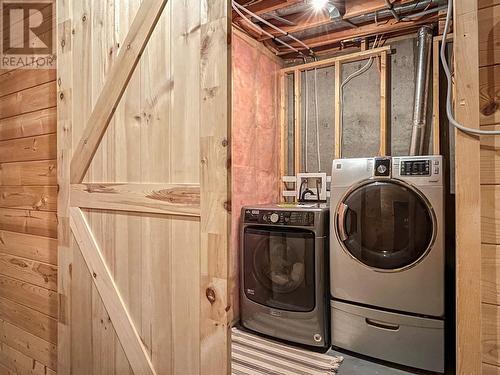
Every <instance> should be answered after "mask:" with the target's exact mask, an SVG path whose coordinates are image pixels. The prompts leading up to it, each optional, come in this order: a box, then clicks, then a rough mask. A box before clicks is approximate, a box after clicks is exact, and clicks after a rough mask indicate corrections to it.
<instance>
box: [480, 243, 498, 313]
mask: <svg viewBox="0 0 500 375" xmlns="http://www.w3.org/2000/svg"><path fill="white" fill-rule="evenodd" d="M481 254H482V256H481V264H482V267H481V291H482V300H483V302H487V303H490V304H495V305H500V274H499V273H498V272H497V269H498V268H500V246H499V245H487V244H483V245H482V251H481Z"/></svg>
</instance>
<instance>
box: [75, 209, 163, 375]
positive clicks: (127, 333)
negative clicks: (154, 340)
mask: <svg viewBox="0 0 500 375" xmlns="http://www.w3.org/2000/svg"><path fill="white" fill-rule="evenodd" d="M70 226H71V231H72V232H73V234H74V236H75V238H76V242H77V243H78V246H79V248H80V251H81V253H82V255H83V258H84V259H85V262H86V263H87V267H88V269H89V272H90V274H91V275H92V280H93V281H94V285H95V286H96V288H97V290H98V292H99V294H100V295H101V298H102V302H103V303H104V306H105V307H106V311H107V312H108V314H109V318H110V319H111V322H112V323H113V327H114V329H115V332H116V335H117V336H118V338H119V339H120V342H121V344H122V346H123V350H124V351H125V354H126V355H127V359H128V360H129V363H130V366H131V367H132V369H133V370H134V373H135V374H144V375H156V371H155V369H154V368H153V364H152V363H151V359H150V358H149V354H148V351H147V349H146V348H145V346H144V344H143V343H142V340H141V337H140V335H139V333H138V332H137V329H136V328H135V325H134V322H133V320H132V317H131V316H130V314H129V312H128V310H127V307H126V305H125V302H124V301H123V298H122V296H121V295H120V292H119V290H118V287H117V286H116V284H115V281H114V279H113V274H112V273H111V271H110V270H109V268H108V266H107V265H106V260H105V259H104V256H103V255H102V252H101V249H100V248H99V245H98V244H97V242H96V240H95V238H94V235H93V234H92V231H91V229H90V227H89V225H88V223H87V220H86V219H85V216H84V215H83V212H82V211H81V210H80V209H79V208H71V209H70Z"/></svg>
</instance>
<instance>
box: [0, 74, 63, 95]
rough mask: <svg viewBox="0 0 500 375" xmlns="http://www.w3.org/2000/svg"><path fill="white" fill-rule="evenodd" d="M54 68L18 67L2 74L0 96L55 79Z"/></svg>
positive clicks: (0, 76)
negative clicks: (34, 68)
mask: <svg viewBox="0 0 500 375" xmlns="http://www.w3.org/2000/svg"><path fill="white" fill-rule="evenodd" d="M55 79H56V71H55V70H54V69H40V70H38V69H37V70H26V69H16V70H11V71H10V72H7V73H6V74H2V75H0V96H5V95H8V94H12V93H15V92H18V91H22V90H26V89H29V88H31V87H34V86H38V85H41V84H43V83H47V82H50V81H55Z"/></svg>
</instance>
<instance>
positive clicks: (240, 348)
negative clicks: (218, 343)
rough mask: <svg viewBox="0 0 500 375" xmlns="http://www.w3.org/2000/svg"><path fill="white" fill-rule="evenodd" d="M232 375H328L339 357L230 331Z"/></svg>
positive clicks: (340, 360)
mask: <svg viewBox="0 0 500 375" xmlns="http://www.w3.org/2000/svg"><path fill="white" fill-rule="evenodd" d="M231 356H232V371H231V374H232V375H331V374H336V373H337V369H338V368H339V366H340V364H341V363H342V361H343V358H342V357H333V356H329V355H326V354H320V353H315V352H310V351H307V350H302V349H297V348H294V347H291V346H288V345H284V344H281V343H278V342H275V341H271V340H267V339H263V338H261V337H259V336H256V335H252V334H249V333H246V332H243V331H241V330H238V329H237V328H233V329H232V346H231Z"/></svg>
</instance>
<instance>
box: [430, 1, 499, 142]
mask: <svg viewBox="0 0 500 375" xmlns="http://www.w3.org/2000/svg"><path fill="white" fill-rule="evenodd" d="M452 12H453V1H452V0H448V13H447V14H446V23H445V26H444V32H443V42H442V43H441V51H440V57H441V64H442V65H443V69H444V73H445V75H446V79H447V80H448V91H447V93H446V115H447V116H448V120H449V121H450V124H451V125H453V126H454V127H455V128H457V129H459V130H461V131H463V132H465V133H469V134H475V135H500V130H479V129H473V128H469V127H467V126H464V125H462V124H460V123H459V122H458V121H457V120H456V119H455V117H454V116H453V110H452V105H451V102H452V100H451V93H452V89H453V87H452V77H451V72H450V67H449V66H448V62H447V60H446V36H447V35H448V30H449V27H450V20H451V14H452Z"/></svg>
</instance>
